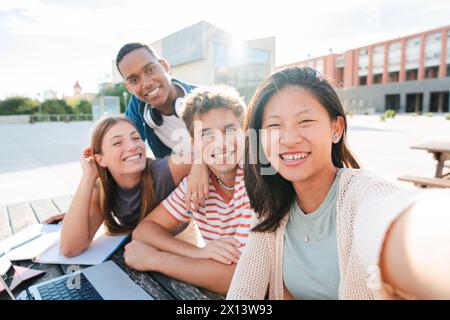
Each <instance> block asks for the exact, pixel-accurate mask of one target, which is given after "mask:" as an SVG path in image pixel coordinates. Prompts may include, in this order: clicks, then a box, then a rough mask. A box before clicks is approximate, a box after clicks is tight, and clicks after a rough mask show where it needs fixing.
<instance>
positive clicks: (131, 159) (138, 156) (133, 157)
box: [124, 154, 141, 162]
mask: <svg viewBox="0 0 450 320" xmlns="http://www.w3.org/2000/svg"><path fill="white" fill-rule="evenodd" d="M140 158H141V155H140V154H137V155H135V156H131V157H128V158H125V159H124V161H126V162H128V161H133V160H137V159H140Z"/></svg>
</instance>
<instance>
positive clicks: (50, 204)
mask: <svg viewBox="0 0 450 320" xmlns="http://www.w3.org/2000/svg"><path fill="white" fill-rule="evenodd" d="M71 201H72V197H71V196H64V197H55V198H52V199H41V200H35V201H29V202H21V203H15V204H11V205H0V240H3V239H5V238H7V237H9V236H11V235H13V234H15V233H17V232H19V231H21V230H23V229H25V228H26V227H29V226H31V225H33V224H37V223H44V222H48V221H51V220H52V219H53V217H61V216H62V215H63V214H64V213H65V212H67V210H68V208H69V206H70V202H71ZM124 245H125V244H124ZM124 245H122V246H121V247H120V248H118V249H117V250H116V252H115V253H114V254H113V255H112V256H111V258H110V259H111V260H113V261H114V262H115V263H116V264H117V265H118V266H119V267H120V268H122V270H124V271H125V272H126V273H127V274H128V276H129V277H130V278H131V279H132V280H133V281H134V282H136V283H137V284H138V285H139V286H141V287H142V288H143V289H144V290H145V291H147V292H148V293H149V294H150V295H151V296H153V298H154V299H155V300H174V299H175V300H211V299H213V300H220V299H224V297H223V296H221V295H219V294H216V293H213V292H210V291H208V290H206V289H203V288H197V287H194V286H192V285H190V284H187V283H184V282H181V281H178V280H175V279H172V278H170V277H167V276H165V275H163V274H160V273H157V272H140V271H136V270H132V269H130V268H128V266H127V265H126V264H125V261H124V258H123V250H124V249H123V248H124ZM13 264H14V265H18V266H23V267H27V268H33V269H38V270H45V271H46V273H45V274H44V275H43V276H40V277H38V278H36V279H32V280H27V281H25V282H24V283H22V284H20V285H19V286H18V287H17V288H16V289H14V294H15V295H18V294H19V293H20V292H22V291H23V290H24V289H25V288H27V287H29V286H31V285H34V284H37V283H40V282H43V281H47V280H50V279H53V278H56V277H59V276H62V275H64V274H66V273H67V272H70V271H68V270H67V267H68V266H66V265H58V264H40V263H33V262H32V261H30V260H26V261H15V262H13ZM85 267H86V266H80V268H85ZM5 299H9V297H8V294H7V293H6V292H5V291H4V292H2V293H1V294H0V300H5Z"/></svg>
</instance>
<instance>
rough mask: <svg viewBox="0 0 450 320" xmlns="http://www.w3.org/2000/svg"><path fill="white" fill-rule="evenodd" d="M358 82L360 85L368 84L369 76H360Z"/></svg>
mask: <svg viewBox="0 0 450 320" xmlns="http://www.w3.org/2000/svg"><path fill="white" fill-rule="evenodd" d="M358 83H359V85H360V86H365V85H366V84H367V76H362V77H359V82H358Z"/></svg>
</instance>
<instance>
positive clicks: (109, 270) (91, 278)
mask: <svg viewBox="0 0 450 320" xmlns="http://www.w3.org/2000/svg"><path fill="white" fill-rule="evenodd" d="M17 277H20V276H19V275H18V274H17V272H16V268H15V267H14V266H13V265H12V263H11V261H10V260H9V258H8V256H7V253H6V254H5V253H4V252H3V251H2V250H1V249H0V284H3V286H4V287H5V289H6V291H7V292H8V294H9V296H10V297H11V299H12V300H154V298H153V297H152V296H151V295H149V294H148V293H147V292H145V291H144V290H143V289H142V288H141V287H140V286H138V285H137V284H136V283H134V282H133V280H131V279H130V278H129V277H128V275H127V274H126V273H125V272H124V271H123V270H122V269H121V268H120V267H119V266H118V265H117V264H115V263H114V262H113V261H106V262H103V263H102V264H99V265H95V266H92V267H89V268H86V269H83V270H78V271H76V272H73V273H70V274H66V275H64V276H60V277H57V278H54V279H51V280H48V281H45V282H41V283H38V284H35V285H32V286H30V287H29V288H27V289H25V290H24V291H22V292H21V293H20V294H19V295H18V296H17V297H15V296H14V294H13V292H12V289H14V287H11V284H12V283H13V282H14V279H15V278H16V279H17ZM16 281H17V280H16Z"/></svg>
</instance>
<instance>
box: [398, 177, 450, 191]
mask: <svg viewBox="0 0 450 320" xmlns="http://www.w3.org/2000/svg"><path fill="white" fill-rule="evenodd" d="M398 180H400V181H407V182H412V183H414V185H416V186H418V187H421V188H450V179H443V178H426V177H417V176H401V177H399V178H398Z"/></svg>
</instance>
